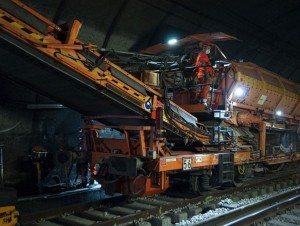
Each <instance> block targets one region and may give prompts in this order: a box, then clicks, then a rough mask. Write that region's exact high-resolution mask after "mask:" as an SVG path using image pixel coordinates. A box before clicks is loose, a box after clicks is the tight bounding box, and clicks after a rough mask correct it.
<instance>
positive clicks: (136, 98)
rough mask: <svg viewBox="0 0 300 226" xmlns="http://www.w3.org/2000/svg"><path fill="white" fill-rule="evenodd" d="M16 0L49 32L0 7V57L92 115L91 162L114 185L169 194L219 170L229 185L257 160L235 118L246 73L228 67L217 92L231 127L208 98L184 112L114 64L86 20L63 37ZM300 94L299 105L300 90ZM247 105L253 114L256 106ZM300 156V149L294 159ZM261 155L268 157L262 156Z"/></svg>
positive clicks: (34, 84)
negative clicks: (110, 132)
mask: <svg viewBox="0 0 300 226" xmlns="http://www.w3.org/2000/svg"><path fill="white" fill-rule="evenodd" d="M12 1H13V2H14V3H16V5H18V6H20V7H22V8H23V9H24V10H27V11H28V12H30V13H31V14H32V15H33V16H35V17H37V18H38V19H39V20H41V21H42V22H44V23H45V25H47V26H48V27H49V29H48V31H49V33H47V34H43V33H42V32H40V31H38V30H36V29H35V28H34V27H32V26H29V25H28V24H27V23H26V22H24V21H23V20H21V19H18V15H11V14H9V13H8V12H6V11H5V10H4V9H0V42H1V43H0V44H1V51H0V57H3V59H4V57H5V59H7V61H6V62H0V68H1V72H2V73H3V74H4V75H5V76H6V77H8V78H9V79H12V80H14V81H16V82H19V83H21V84H23V85H25V86H27V87H30V88H31V89H33V90H35V91H37V92H39V93H41V94H43V95H45V96H48V97H50V98H52V99H53V100H56V101H57V102H60V103H62V104H64V105H66V106H68V107H70V108H72V109H74V110H77V111H78V112H80V113H82V114H83V115H85V116H86V119H85V121H86V124H85V125H84V126H83V132H84V133H83V134H84V141H85V142H84V150H85V151H88V152H91V163H93V164H94V165H97V173H95V174H96V175H95V177H98V178H99V180H101V181H102V183H103V184H104V185H105V186H106V188H107V191H114V192H122V193H126V194H132V195H152V194H157V193H161V192H163V191H165V190H166V189H167V188H168V187H169V182H170V181H169V176H170V175H173V174H176V173H178V172H179V173H180V172H183V174H184V175H188V177H191V178H193V179H195V178H196V181H197V180H198V177H199V178H201V176H203V175H206V176H207V175H209V176H212V175H213V172H214V178H216V179H214V181H215V184H217V185H221V184H223V183H226V182H233V180H234V177H235V175H236V168H237V166H243V165H244V164H249V163H252V162H253V160H254V158H253V155H252V149H251V148H245V147H246V146H247V145H248V147H250V146H251V145H249V144H248V143H249V142H248V143H247V142H246V141H245V139H244V140H242V139H240V138H239V135H235V134H236V133H237V132H236V133H234V132H235V131H236V130H237V129H236V128H234V127H235V126H234V125H236V124H235V122H233V121H232V119H231V118H232V117H231V116H234V112H233V111H232V103H231V101H235V99H234V98H233V97H231V96H230V92H232V89H233V88H234V86H237V84H238V82H239V80H238V78H239V77H238V74H235V76H234V77H232V78H231V77H230V74H228V73H227V77H228V78H230V79H231V80H230V79H228V81H227V82H226V83H224V84H223V83H222V80H220V82H219V89H221V92H216V94H215V95H214V98H218V101H219V103H218V104H219V105H220V106H221V105H223V106H224V108H222V109H221V108H220V109H217V108H216V110H215V112H214V115H215V119H214V120H215V121H218V122H219V121H221V123H225V124H226V126H223V127H224V128H225V129H224V128H223V127H222V126H220V124H219V125H218V126H214V125H213V126H212V125H209V124H208V123H206V125H205V124H204V123H203V122H202V120H201V115H200V116H199V115H198V113H201V114H202V113H204V114H210V115H211V109H206V108H205V107H204V106H203V105H202V107H201V104H200V105H197V106H199V107H200V108H198V110H197V112H196V113H197V114H195V115H193V114H194V113H195V112H193V110H191V109H190V108H189V107H191V105H185V106H183V107H185V108H186V109H187V110H184V108H182V107H180V106H179V105H177V104H176V103H175V102H173V101H171V100H169V99H168V98H167V97H166V96H165V95H164V94H162V93H163V92H160V91H161V89H162V87H159V90H157V89H154V88H155V87H150V86H149V85H146V84H145V83H144V82H143V81H141V80H139V79H137V78H136V77H135V76H133V75H132V74H130V73H129V72H127V71H125V70H123V69H122V68H121V67H119V66H118V65H116V64H114V63H112V62H111V61H110V60H108V59H107V58H105V57H104V56H103V55H101V54H100V53H99V52H98V51H97V48H96V46H94V45H91V44H86V43H84V42H82V41H80V40H78V39H77V35H78V33H79V30H80V27H81V23H80V22H79V21H77V20H75V21H74V23H73V25H72V27H71V28H70V30H69V31H67V32H66V33H64V36H63V38H61V36H60V35H57V34H60V32H62V29H61V28H60V27H59V26H58V25H56V24H54V23H53V22H51V21H49V20H48V19H46V18H44V17H43V16H41V15H40V14H38V13H37V12H35V11H34V10H33V9H31V8H29V7H27V6H26V5H24V4H23V3H21V2H20V1H18V0H12ZM64 32H65V31H64ZM218 34H219V35H221V36H222V35H224V34H223V33H218ZM200 36H201V35H200ZM197 37H198V36H197ZM226 37H227V36H226ZM229 37H230V36H229ZM15 62H17V63H15ZM233 67H234V65H232V68H233ZM236 75H237V76H236ZM245 77H247V75H245ZM263 84H264V85H266V83H263ZM225 87H226V90H229V91H228V92H224V90H225ZM251 88H252V87H251ZM222 90H223V91H222ZM211 99H213V98H212V97H211ZM296 99H297V101H298V102H297V104H298V107H297V109H299V95H298V96H296ZM222 101H223V102H222ZM235 102H237V103H238V101H235ZM242 103H244V102H243V101H242ZM241 106H242V105H241ZM241 108H243V107H241ZM254 108H255V106H254ZM199 109H200V110H199ZM201 109H202V110H201ZM243 109H244V108H243ZM246 109H247V110H248V111H251V114H253V110H251V109H249V107H248V106H247V108H246ZM189 111H190V113H189ZM295 111H296V112H297V110H295ZM191 113H192V114H191ZM265 113H268V112H265ZM285 116H287V115H284V117H285ZM197 117H198V118H197ZM198 119H200V121H198ZM291 120H298V119H297V118H293V119H291ZM262 122H263V124H262V125H263V126H268V124H267V122H264V121H262ZM298 122H299V121H298ZM268 123H271V122H268ZM105 128H111V129H115V130H118V131H120V132H122V134H124V138H123V139H107V138H102V137H100V136H99V131H101V130H103V129H105ZM237 128H239V127H237ZM262 128H264V127H262ZM262 131H264V130H263V129H262ZM240 132H241V131H240ZM260 136H261V138H263V136H264V133H263V132H262V133H260ZM234 138H236V139H238V141H239V143H240V144H241V146H237V145H236V142H234ZM263 153H264V150H263V149H262V155H261V156H263V157H266V156H265V155H263ZM298 158H299V156H298V155H294V157H293V160H298ZM265 159H266V158H265ZM255 160H256V161H261V159H260V156H259V157H257V158H256V159H255ZM196 190H198V189H196Z"/></svg>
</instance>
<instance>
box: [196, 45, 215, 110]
mask: <svg viewBox="0 0 300 226" xmlns="http://www.w3.org/2000/svg"><path fill="white" fill-rule="evenodd" d="M210 49H211V45H209V44H203V45H202V50H201V52H200V53H199V54H198V56H197V58H196V62H195V66H196V67H197V68H196V69H195V72H196V75H197V79H198V84H199V85H200V89H198V91H197V93H196V101H197V102H200V103H203V104H205V105H206V104H207V96H208V93H209V91H210V83H211V78H212V75H213V68H212V66H211V62H210V59H209V54H210Z"/></svg>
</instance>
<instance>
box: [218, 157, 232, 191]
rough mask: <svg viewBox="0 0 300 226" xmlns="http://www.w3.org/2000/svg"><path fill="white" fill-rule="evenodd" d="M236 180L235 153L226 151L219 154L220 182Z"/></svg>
mask: <svg viewBox="0 0 300 226" xmlns="http://www.w3.org/2000/svg"><path fill="white" fill-rule="evenodd" d="M233 181H234V154H233V153H224V154H220V155H219V184H220V185H222V184H224V183H232V182H233Z"/></svg>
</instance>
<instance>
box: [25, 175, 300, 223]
mask: <svg viewBox="0 0 300 226" xmlns="http://www.w3.org/2000/svg"><path fill="white" fill-rule="evenodd" d="M290 175H291V174H290ZM299 178H300V176H299V175H297V176H292V177H287V176H286V175H282V176H281V177H277V178H276V179H274V178H273V179H270V180H269V181H268V182H266V179H265V180H262V181H261V182H256V184H255V185H253V184H251V183H249V184H248V185H246V186H244V187H241V188H228V189H226V190H218V191H213V192H212V191H211V192H207V193H205V194H203V196H198V197H194V198H178V197H176V198H174V197H170V196H165V195H164V196H163V195H161V196H154V197H143V198H136V199H131V200H130V201H128V200H126V199H124V197H114V198H112V199H111V200H109V199H108V200H102V201H98V202H95V203H92V204H78V205H75V206H74V205H73V206H67V207H63V208H61V209H55V210H51V211H47V212H43V213H34V214H27V215H25V216H22V219H21V224H22V225H24V226H28V225H30V226H70V225H72V226H73V225H74V226H84V225H92V226H97V225H136V226H137V225H172V224H178V225H190V224H194V223H196V224H200V223H201V222H204V221H206V220H209V219H210V218H213V219H214V220H216V219H215V218H218V216H221V215H222V216H225V215H227V214H229V213H230V212H232V211H233V210H234V209H238V208H240V209H242V208H244V207H245V206H247V205H251V202H253V199H255V198H257V197H260V196H266V199H267V198H269V197H267V195H268V194H273V193H274V195H275V194H279V193H281V192H284V191H287V190H288V191H290V190H292V189H297V188H298V187H297V186H298V185H299V184H300V179H299ZM253 183H254V182H253ZM116 198H118V199H119V200H115V199H116ZM247 200H248V201H247ZM264 200H265V199H261V200H259V199H257V200H256V202H257V203H259V202H262V201H264ZM226 205H227V206H226ZM230 205H231V206H230ZM234 205H235V206H234ZM228 216H229V215H228ZM192 219H193V220H192ZM223 220H225V219H223Z"/></svg>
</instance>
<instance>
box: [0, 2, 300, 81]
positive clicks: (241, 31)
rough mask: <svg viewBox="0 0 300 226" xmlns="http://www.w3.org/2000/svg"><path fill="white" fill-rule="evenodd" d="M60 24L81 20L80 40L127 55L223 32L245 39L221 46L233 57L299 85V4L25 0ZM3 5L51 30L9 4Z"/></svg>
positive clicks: (229, 56) (228, 55) (37, 24)
mask: <svg viewBox="0 0 300 226" xmlns="http://www.w3.org/2000/svg"><path fill="white" fill-rule="evenodd" d="M23 2H24V3H26V4H28V5H29V6H31V7H32V8H34V9H35V10H37V11H38V12H40V13H42V14H43V15H45V16H46V17H47V18H49V19H51V20H53V21H54V22H56V23H58V24H62V23H65V22H71V21H72V20H74V19H79V20H80V21H82V22H83V27H82V29H81V33H80V36H79V38H80V39H81V40H84V41H85V42H90V43H95V44H97V45H98V46H99V47H106V48H111V49H115V50H122V51H139V50H141V49H143V48H145V47H147V46H150V45H153V44H156V43H160V42H166V40H167V39H168V38H170V37H176V38H183V37H185V36H187V35H191V34H196V33H207V32H219V31H220V32H224V33H227V34H229V35H233V36H236V37H237V38H239V39H240V40H241V41H228V42H224V43H221V44H220V47H221V48H222V50H223V52H225V54H226V55H227V57H228V58H230V59H238V60H243V61H250V62H253V63H255V64H257V65H259V66H261V67H264V68H267V69H269V70H271V71H273V72H275V73H278V74H280V75H282V76H283V77H285V78H287V79H289V80H293V81H296V82H300V55H299V52H300V43H299V41H298V39H299V37H300V29H299V27H300V1H298V0H286V1H279V0H273V1H270V0H252V1H240V0H231V1H226V0H211V1H203V0H89V1H82V0H44V1H37V0H24V1H23ZM0 6H1V7H3V8H5V9H7V10H8V11H14V12H16V13H17V14H18V15H19V16H20V17H26V19H27V21H28V23H32V24H35V26H39V27H40V29H44V30H45V29H46V27H45V25H44V24H40V23H37V21H36V20H35V19H34V18H31V17H30V16H29V15H28V14H26V13H25V12H24V11H23V10H22V9H19V8H18V7H16V6H15V5H14V4H12V3H11V2H10V1H9V0H1V1H0Z"/></svg>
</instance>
